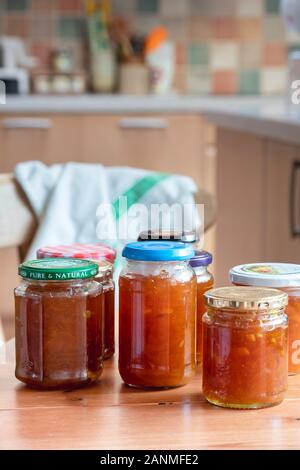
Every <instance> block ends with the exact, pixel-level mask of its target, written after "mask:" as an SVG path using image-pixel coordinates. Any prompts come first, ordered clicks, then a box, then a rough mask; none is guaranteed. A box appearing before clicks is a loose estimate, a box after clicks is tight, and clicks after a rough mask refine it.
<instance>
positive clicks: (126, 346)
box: [119, 241, 197, 388]
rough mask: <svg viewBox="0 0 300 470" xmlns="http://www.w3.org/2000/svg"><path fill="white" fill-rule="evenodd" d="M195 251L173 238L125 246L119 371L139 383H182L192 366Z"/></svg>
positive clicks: (132, 382) (131, 382) (191, 372)
mask: <svg viewBox="0 0 300 470" xmlns="http://www.w3.org/2000/svg"><path fill="white" fill-rule="evenodd" d="M193 254H194V251H193V249H192V247H191V246H189V245H186V244H184V243H176V242H157V241H156V242H136V243H131V244H129V245H127V246H126V247H125V248H124V250H123V256H124V257H125V258H127V265H126V266H125V267H124V269H123V271H122V272H121V275H120V279H119V288H120V290H119V296H120V299H119V371H120V374H121V377H122V379H123V381H124V382H125V383H126V384H128V385H131V386H135V387H142V388H148V387H149V388H154V387H156V388H169V387H177V386H180V385H184V384H186V383H187V382H188V381H189V380H190V379H191V377H192V376H193V375H194V371H195V339H196V338H195V326H196V325H195V323H196V289H197V284H196V276H195V274H194V272H193V270H192V268H191V267H190V266H189V263H188V262H189V259H190V258H191V257H192V256H193Z"/></svg>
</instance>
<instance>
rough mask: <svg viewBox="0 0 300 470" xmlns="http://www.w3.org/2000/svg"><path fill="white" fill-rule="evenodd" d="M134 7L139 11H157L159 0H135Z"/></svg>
mask: <svg viewBox="0 0 300 470" xmlns="http://www.w3.org/2000/svg"><path fill="white" fill-rule="evenodd" d="M136 8H137V11H138V12H140V13H157V12H158V10H159V0H137V3H136Z"/></svg>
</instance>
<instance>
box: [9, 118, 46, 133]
mask: <svg viewBox="0 0 300 470" xmlns="http://www.w3.org/2000/svg"><path fill="white" fill-rule="evenodd" d="M2 126H3V128H4V129H38V130H39V129H41V130H47V129H50V128H51V127H52V121H51V119H45V118H26V117H25V118H8V119H4V120H3V121H2Z"/></svg>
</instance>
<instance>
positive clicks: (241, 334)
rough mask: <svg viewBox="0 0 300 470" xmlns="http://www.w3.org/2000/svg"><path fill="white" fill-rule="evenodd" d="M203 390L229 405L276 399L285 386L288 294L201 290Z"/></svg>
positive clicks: (267, 402)
mask: <svg viewBox="0 0 300 470" xmlns="http://www.w3.org/2000/svg"><path fill="white" fill-rule="evenodd" d="M205 299H206V304H207V313H206V314H205V315H204V317H203V394H204V396H205V398H206V399H207V400H208V401H209V402H210V403H212V404H214V405H218V406H223V407H228V408H245V409H247V408H263V407H267V406H273V405H276V404H278V403H280V402H281V401H282V400H283V398H284V395H285V392H286V390H287V375H288V331H287V326H288V322H287V316H286V314H285V313H284V308H285V306H286V304H287V295H286V294H284V293H282V292H280V291H278V290H276V289H262V288H255V287H224V288H220V289H212V290H210V291H209V292H207V293H206V294H205Z"/></svg>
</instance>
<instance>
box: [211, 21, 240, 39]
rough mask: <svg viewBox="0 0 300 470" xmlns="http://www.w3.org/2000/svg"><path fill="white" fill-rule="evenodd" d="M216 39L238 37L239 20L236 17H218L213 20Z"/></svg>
mask: <svg viewBox="0 0 300 470" xmlns="http://www.w3.org/2000/svg"><path fill="white" fill-rule="evenodd" d="M212 35H213V38H214V39H236V38H237V20H236V19H235V18H228V17H217V18H214V19H213V20H212Z"/></svg>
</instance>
